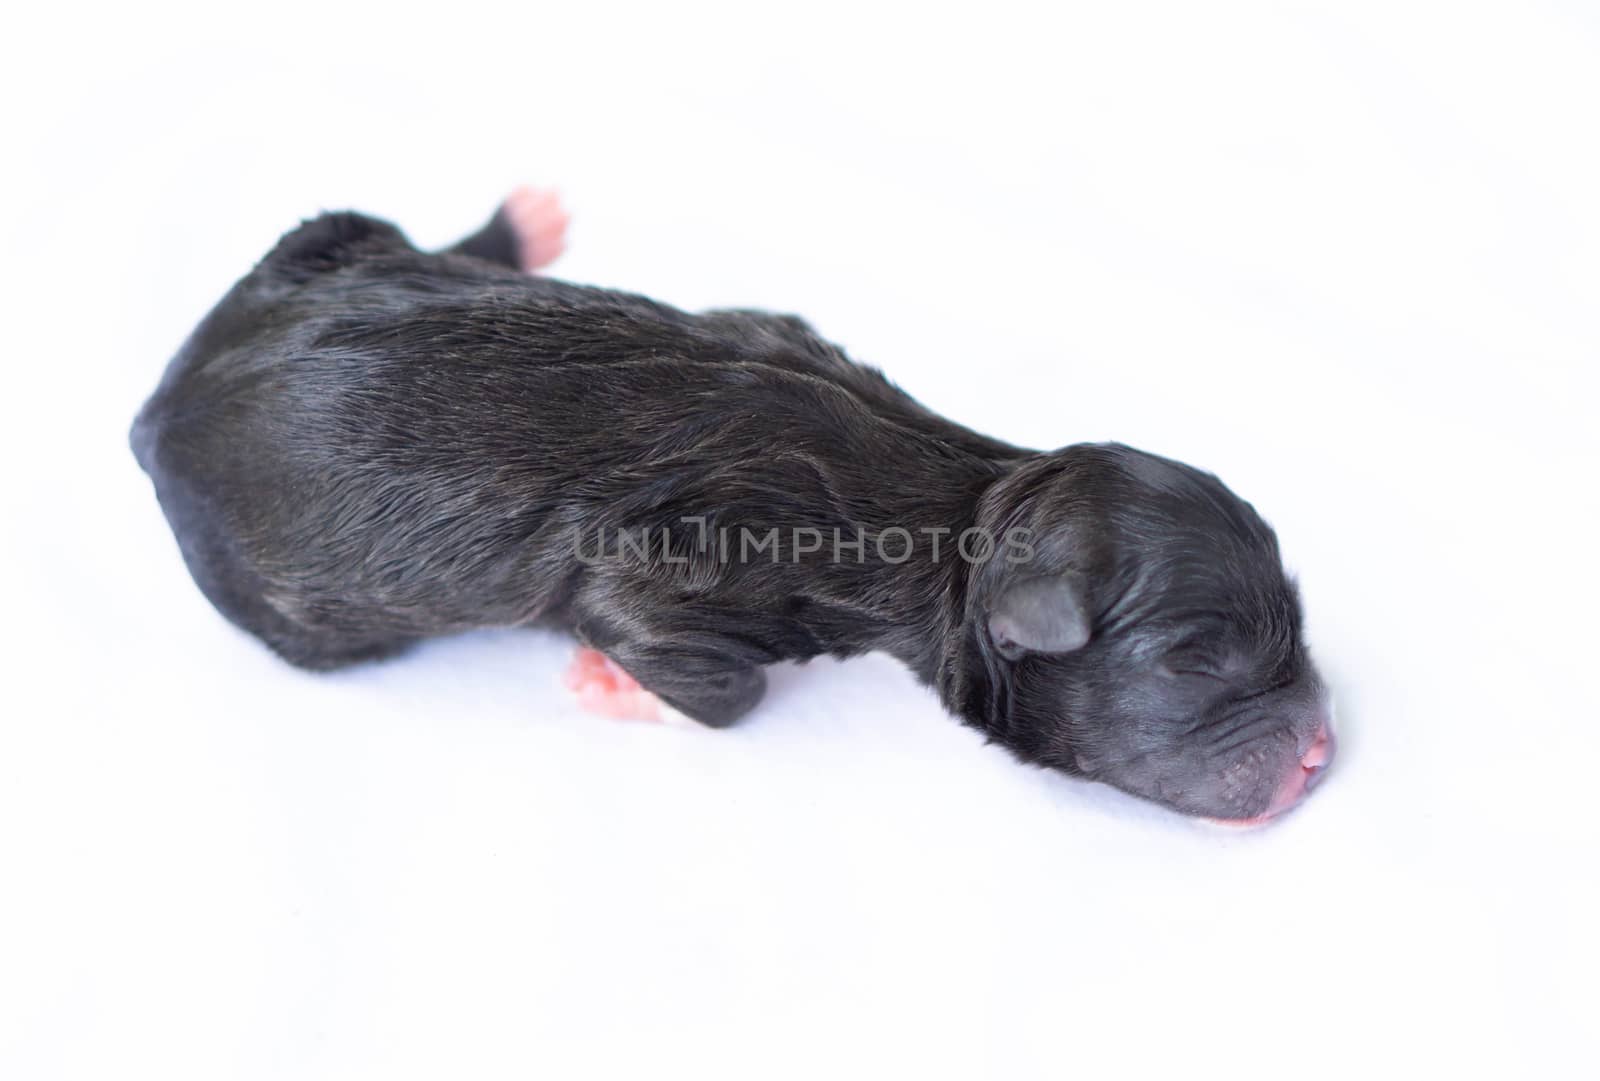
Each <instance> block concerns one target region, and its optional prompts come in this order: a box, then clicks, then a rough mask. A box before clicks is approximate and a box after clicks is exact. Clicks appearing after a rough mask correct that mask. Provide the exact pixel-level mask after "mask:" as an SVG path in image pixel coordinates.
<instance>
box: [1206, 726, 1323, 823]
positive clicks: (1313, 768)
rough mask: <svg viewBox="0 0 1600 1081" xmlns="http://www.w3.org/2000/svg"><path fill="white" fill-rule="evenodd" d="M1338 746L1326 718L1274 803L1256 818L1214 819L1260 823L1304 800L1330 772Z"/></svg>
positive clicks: (1274, 798) (1274, 794)
mask: <svg viewBox="0 0 1600 1081" xmlns="http://www.w3.org/2000/svg"><path fill="white" fill-rule="evenodd" d="M1335 747H1336V744H1335V742H1334V738H1333V729H1332V728H1331V727H1330V726H1329V724H1328V722H1327V721H1323V722H1322V725H1321V726H1320V727H1319V728H1318V729H1317V734H1316V736H1315V737H1313V738H1312V740H1311V745H1310V746H1308V747H1307V748H1306V749H1305V752H1304V753H1303V754H1301V755H1300V759H1299V761H1297V762H1295V764H1294V765H1293V766H1291V767H1290V768H1289V774H1288V776H1286V777H1284V778H1283V780H1282V781H1280V782H1279V784H1278V789H1277V791H1276V792H1275V793H1273V796H1272V802H1271V803H1269V804H1268V805H1267V809H1266V810H1265V811H1263V812H1262V813H1261V814H1259V815H1257V816H1256V817H1254V818H1231V819H1229V818H1214V819H1212V821H1213V822H1220V823H1221V824H1223V825H1225V826H1259V825H1260V824H1261V823H1263V822H1268V821H1271V820H1272V819H1273V818H1276V817H1277V816H1278V815H1280V814H1282V813H1283V812H1284V811H1287V810H1288V809H1289V808H1291V807H1293V806H1295V805H1296V804H1298V803H1299V802H1300V801H1301V800H1303V799H1305V798H1306V794H1307V793H1309V792H1310V791H1311V790H1312V789H1313V788H1315V787H1316V786H1317V785H1318V784H1319V783H1321V781H1322V778H1323V777H1324V776H1326V775H1327V772H1328V764H1329V763H1330V762H1332V761H1333V752H1334V750H1335Z"/></svg>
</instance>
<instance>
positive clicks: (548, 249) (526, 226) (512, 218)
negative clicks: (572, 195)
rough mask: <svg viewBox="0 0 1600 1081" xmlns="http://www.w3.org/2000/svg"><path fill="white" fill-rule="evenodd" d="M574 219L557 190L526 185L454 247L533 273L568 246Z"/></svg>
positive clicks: (461, 251)
mask: <svg viewBox="0 0 1600 1081" xmlns="http://www.w3.org/2000/svg"><path fill="white" fill-rule="evenodd" d="M570 221H571V218H570V217H569V216H568V214H567V212H566V210H564V209H563V208H562V206H561V199H560V197H559V196H557V195H556V193H555V192H553V191H550V190H548V189H544V188H533V187H528V186H526V185H524V186H523V187H520V188H518V189H517V190H516V191H513V192H512V193H511V194H510V195H508V196H506V200H505V202H503V203H501V204H500V209H499V210H496V211H495V212H494V217H492V218H490V219H489V223H488V224H487V225H485V226H484V227H483V228H482V229H479V230H478V231H477V232H476V233H473V234H472V235H471V236H469V237H467V238H466V239H465V240H463V241H461V243H459V244H457V245H456V246H455V247H453V248H451V249H450V251H451V252H454V253H456V254H458V255H471V256H474V257H476V258H479V259H487V260H488V261H489V262H491V263H497V264H499V265H500V266H504V267H510V268H511V269H512V270H522V271H526V272H527V273H530V274H531V273H533V272H534V271H535V270H538V269H539V268H541V267H545V266H549V265H550V264H551V263H553V262H555V260H556V257H557V256H559V255H560V254H561V252H562V251H563V250H564V249H565V247H566V235H567V224H568V222H570Z"/></svg>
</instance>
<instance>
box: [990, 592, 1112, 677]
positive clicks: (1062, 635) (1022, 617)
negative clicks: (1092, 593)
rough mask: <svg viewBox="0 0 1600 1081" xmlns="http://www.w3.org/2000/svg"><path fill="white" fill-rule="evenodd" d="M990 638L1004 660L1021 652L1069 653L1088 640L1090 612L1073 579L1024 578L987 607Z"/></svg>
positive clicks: (1010, 658) (1011, 658)
mask: <svg viewBox="0 0 1600 1081" xmlns="http://www.w3.org/2000/svg"><path fill="white" fill-rule="evenodd" d="M989 638H990V639H991V640H992V641H993V642H994V645H995V649H997V650H998V651H999V652H1000V655H1001V656H1002V657H1005V658H1006V659H1007V660H1016V659H1017V658H1018V657H1020V656H1022V654H1024V653H1030V652H1031V653H1071V652H1072V651H1073V650H1075V649H1082V648H1083V647H1084V646H1085V645H1087V644H1088V641H1089V613H1088V611H1087V608H1086V606H1085V604H1084V599H1083V596H1082V593H1081V592H1080V591H1079V589H1078V587H1077V585H1076V583H1075V582H1074V581H1073V576H1072V575H1069V574H1061V575H1048V576H1041V577H1036V578H1024V579H1022V580H1021V581H1019V582H1013V583H1012V584H1010V585H1008V586H1006V587H1005V588H1004V589H1002V590H1001V591H1000V594H999V596H998V597H996V598H995V600H994V602H993V603H992V604H990V606H989Z"/></svg>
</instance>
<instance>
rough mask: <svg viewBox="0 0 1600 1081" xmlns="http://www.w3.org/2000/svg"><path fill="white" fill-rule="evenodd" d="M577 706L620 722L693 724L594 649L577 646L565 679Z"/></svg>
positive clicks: (614, 662) (619, 666)
mask: <svg viewBox="0 0 1600 1081" xmlns="http://www.w3.org/2000/svg"><path fill="white" fill-rule="evenodd" d="M564 682H565V683H566V685H567V689H568V690H570V691H572V692H573V694H575V695H576V696H577V699H578V705H579V706H581V707H583V708H584V709H586V710H588V711H589V712H590V713H598V714H599V715H600V716H602V717H611V718H614V719H616V720H622V721H652V722H659V723H666V724H689V725H692V724H694V723H695V722H694V721H693V720H692V719H690V718H689V717H687V716H685V715H684V714H682V713H680V712H678V711H677V710H675V709H673V708H672V707H671V706H669V705H667V704H666V703H665V702H663V701H661V699H659V698H657V697H656V696H655V695H653V694H651V693H650V692H649V691H647V690H645V689H644V688H643V687H641V686H639V683H638V681H637V680H635V679H634V678H633V677H632V676H630V675H628V673H627V672H625V671H623V670H622V666H621V665H620V664H618V663H617V662H616V661H614V660H612V659H611V658H610V657H607V656H606V655H605V654H604V653H601V652H600V651H599V650H597V649H590V648H588V647H587V646H582V647H579V649H578V652H577V653H575V654H573V656H572V664H571V665H570V666H568V668H567V674H566V676H565V678H564Z"/></svg>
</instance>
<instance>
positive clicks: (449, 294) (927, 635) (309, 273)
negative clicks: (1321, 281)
mask: <svg viewBox="0 0 1600 1081" xmlns="http://www.w3.org/2000/svg"><path fill="white" fill-rule="evenodd" d="M516 248H517V246H516V238H515V236H514V235H513V234H512V233H511V230H510V226H509V224H508V223H507V221H506V219H505V217H504V215H503V213H502V214H497V215H496V217H495V219H494V220H493V221H491V222H490V223H489V225H487V226H485V228H484V229H483V230H481V231H480V232H479V233H477V234H475V235H474V236H473V237H471V238H468V239H467V240H465V241H463V242H462V243H461V244H460V245H458V246H457V247H456V248H455V249H452V251H450V252H447V253H443V254H428V253H424V252H421V251H418V250H417V249H415V248H414V247H412V245H411V244H410V243H409V242H408V241H407V240H406V238H405V237H404V236H403V235H402V234H401V233H400V231H399V230H397V229H396V228H395V227H394V226H392V225H389V224H387V223H385V222H381V221H377V220H374V219H372V218H368V217H365V216H362V215H359V214H353V213H337V214H326V215H324V216H322V217H319V218H317V219H315V220H313V221H310V222H307V223H306V224H304V225H302V226H300V227H299V228H298V229H296V230H294V231H293V232H291V233H289V234H288V235H287V236H285V237H284V238H283V240H281V241H280V242H279V244H278V245H277V247H276V248H275V249H274V250H273V251H272V252H271V253H270V254H268V255H267V257H266V258H265V259H263V260H262V261H261V263H260V264H258V265H257V266H256V267H255V269H254V270H252V271H251V272H250V273H249V274H248V275H246V276H245V278H244V279H242V280H241V281H240V282H239V283H238V284H236V285H235V286H234V287H233V289H232V291H230V292H229V293H228V294H227V296H226V297H224V298H223V300H222V301H221V302H220V303H219V304H218V305H217V307H216V308H215V309H214V310H213V311H212V312H211V313H210V314H209V315H208V316H207V317H206V318H205V320H204V321H203V322H202V323H201V324H200V326H199V327H198V328H197V329H196V330H195V331H194V333H193V335H192V336H191V337H190V339H189V341H188V342H187V343H185V345H184V346H183V348H182V349H181V350H180V351H179V353H178V355H177V356H176V358H175V359H174V360H173V361H172V363H171V365H170V366H169V367H168V369H167V372H166V375H165V377H164V378H163V380H162V382H161V385H160V386H159V387H158V389H157V390H156V392H155V394H154V395H153V396H152V397H151V399H150V400H149V402H148V403H147V404H146V405H145V407H144V409H143V410H142V411H141V412H140V414H139V416H138V418H137V420H136V421H135V423H134V426H133V431H132V437H131V438H132V444H133V449H134V453H135V455H136V456H137V457H138V460H139V462H140V464H141V465H142V466H143V467H144V469H145V471H146V472H147V473H148V474H149V475H150V477H151V479H152V481H153V482H154V485H155V489H156V494H157V497H158V498H159V500H160V502H161V506H162V508H163V509H164V510H165V512H166V515H167V518H168V520H169V522H170V523H171V526H172V529H173V532H174V534H175V535H176V537H177V540H178V544H179V546H180V548H181V550H182V552H183V556H184V559H185V561H186V562H187V564H188V567H189V569H190V572H191V573H192V574H193V576H194V579H195V581H196V583H197V584H198V585H199V587H200V589H201V590H202V591H203V592H204V593H205V595H206V596H207V597H208V598H209V599H210V600H211V602H212V603H213V604H214V605H215V606H216V607H217V608H218V609H219V610H220V611H221V612H222V613H223V614H224V615H226V616H227V617H228V618H229V619H231V620H232V621H233V622H235V623H236V624H238V625H239V626H241V627H243V628H244V629H246V630H248V631H250V632H251V633H253V634H255V635H257V636H258V637H260V638H261V639H262V640H263V641H265V642H266V643H267V644H268V645H269V646H271V647H272V648H273V649H274V650H276V651H277V652H278V653H279V654H281V655H282V656H283V657H284V658H285V659H287V660H288V661H290V662H292V663H294V664H297V665H301V666H304V667H307V668H315V669H328V668H336V667H339V666H341V665H347V664H352V663H355V662H359V661H364V660H370V659H374V658H379V657H384V656H388V655H391V654H393V653H396V652H398V651H400V650H402V649H404V648H405V647H407V646H408V645H410V644H412V643H414V642H416V641H418V640H419V639H422V638H426V637H430V636H434V635H440V634H448V633H452V632H455V631H461V630H466V629H469V628H476V627H489V626H515V625H525V624H529V623H532V622H534V621H546V622H553V623H556V624H558V625H561V626H564V627H567V628H570V629H571V630H572V631H573V632H574V633H575V634H576V636H577V637H578V638H579V639H581V640H582V641H584V642H586V643H588V644H590V645H592V646H594V647H595V648H597V649H600V650H602V651H604V652H605V653H607V654H608V655H609V656H611V657H612V658H613V659H614V660H616V661H617V662H619V663H620V664H621V665H622V666H623V668H625V669H626V670H627V671H628V672H629V673H630V674H632V675H633V676H634V678H636V679H637V680H638V681H639V682H640V683H641V684H642V685H643V686H644V687H645V688H647V689H649V690H651V691H653V692H655V693H656V694H658V695H659V696H660V697H661V698H662V699H663V700H664V701H665V702H667V703H668V704H670V705H672V706H674V707H676V708H677V709H679V710H681V711H683V712H685V713H687V714H689V715H690V716H693V717H695V718H697V719H699V720H701V721H704V722H706V723H709V724H713V725H724V724H728V723H731V722H733V721H734V720H737V719H738V718H739V717H740V716H741V715H743V714H744V713H746V712H747V711H748V710H749V709H750V708H751V707H753V706H754V705H755V704H756V703H757V702H758V701H759V700H760V698H761V696H762V693H763V690H764V687H765V680H764V677H763V674H762V668H763V666H765V665H768V664H772V663H774V662H778V661H783V660H793V659H800V660H803V659H805V658H809V657H813V656H816V655H818V654H823V653H827V654H832V655H835V656H841V657H844V656H851V655H854V654H859V653H864V652H867V651H870V650H884V651H886V652H888V653H891V654H893V655H894V656H896V657H898V658H899V659H900V660H902V661H903V662H905V664H907V665H908V666H909V667H910V668H911V670H912V671H913V672H915V673H916V675H917V676H918V677H919V678H920V679H922V680H923V681H925V682H927V683H929V684H931V685H932V686H933V687H935V688H936V689H937V691H938V693H939V695H940V698H941V699H942V701H943V702H944V704H945V706H946V707H947V708H948V709H949V710H950V711H951V712H953V713H954V714H956V715H957V716H958V717H960V718H961V719H962V720H963V721H965V722H967V723H968V724H971V725H973V726H975V727H977V728H978V729H980V730H981V731H982V732H984V733H985V734H986V735H987V736H988V737H989V738H990V739H992V740H994V741H996V742H998V743H1000V744H1003V745H1004V746H1006V747H1008V748H1009V749H1011V750H1012V751H1013V752H1015V753H1016V754H1017V755H1018V756H1019V757H1021V758H1023V759H1025V760H1027V761H1030V762H1035V763H1039V764H1042V765H1047V766H1051V767H1055V768H1058V769H1061V770H1064V771H1066V772H1068V773H1073V774H1079V775H1086V776H1089V777H1092V778H1095V779H1098V780H1103V781H1106V782H1108V783H1111V784H1114V785H1117V786H1119V787H1121V788H1124V789H1126V790H1128V791H1131V792H1134V793H1135V794H1138V795H1141V796H1145V797H1147V798H1150V799H1154V800H1157V801H1159V802H1162V803H1165V804H1167V805H1169V806H1172V807H1174V808H1176V809H1178V810H1182V811H1186V812H1190V813H1196V814H1206V815H1212V816H1217V817H1228V818H1242V817H1248V816H1250V815H1253V814H1256V813H1259V812H1260V811H1261V810H1262V809H1263V808H1264V807H1265V806H1266V804H1267V802H1268V801H1269V800H1270V799H1271V797H1272V792H1273V790H1274V788H1275V786H1276V783H1277V779H1278V778H1279V777H1281V776H1282V775H1283V773H1284V771H1285V770H1286V769H1288V768H1290V767H1291V766H1292V764H1293V763H1294V761H1295V759H1296V756H1297V755H1298V754H1299V753H1300V751H1302V750H1304V748H1305V746H1306V745H1307V743H1308V742H1309V741H1310V739H1311V738H1312V735H1313V734H1314V733H1315V731H1316V729H1317V727H1318V724H1319V723H1320V717H1321V713H1322V705H1321V699H1322V692H1321V688H1320V684H1319V682H1318V679H1317V676H1316V673H1315V671H1314V670H1313V668H1312V666H1311V663H1310V661H1309V659H1308V657H1307V654H1306V650H1305V647H1304V644H1303V642H1302V640H1301V630H1300V624H1301V619H1300V611H1299V602H1298V600H1297V597H1296V594H1295V590H1294V588H1293V586H1292V585H1291V583H1290V582H1289V581H1288V580H1287V579H1286V577H1285V575H1284V573H1283V570H1282V566H1281V561H1280V558H1279V554H1278V548H1277V541H1276V539H1275V537H1274V536H1273V534H1272V531H1271V530H1270V529H1269V528H1268V527H1267V525H1266V524H1265V523H1264V522H1263V521H1262V520H1261V519H1260V517H1258V516H1257V514H1256V513H1255V511H1254V510H1253V509H1252V508H1251V507H1250V506H1249V505H1248V504H1247V503H1245V502H1243V501H1242V500H1240V499H1239V498H1238V497H1236V496H1234V495H1233V494H1232V493H1231V492H1230V491H1229V490H1228V489H1227V488H1225V487H1224V486H1223V485H1222V484H1221V482H1219V481H1218V480H1217V479H1216V478H1215V477H1213V476H1212V475H1210V474H1208V473H1204V472H1201V471H1199V470H1196V469H1193V468H1191V467H1189V466H1186V465H1182V464H1180V463H1177V462H1173V461H1169V460H1166V459H1163V458H1158V457H1155V456H1153V455H1149V454H1145V453H1142V452H1140V451H1136V450H1133V449H1131V448H1128V447H1125V446H1121V445H1117V444H1101V445H1077V446H1069V447H1066V448H1064V449H1061V450H1057V451H1051V452H1047V453H1040V452H1036V451H1031V450H1027V449H1023V448H1019V447H1015V446H1012V445H1010V444H1008V443H1004V442H1001V441H999V440H995V439H991V438H988V437H986V436H983V435H979V434H977V433H975V432H972V431H970V430H968V429H966V428H963V427H961V426H959V425H957V424H954V423H952V422H951V421H948V420H946V419H944V418H942V417H939V416H937V415H935V414H933V413H931V412H930V411H928V410H927V409H924V408H923V407H922V406H920V405H919V404H917V402H916V401H914V400H913V399H912V398H910V397H909V396H908V395H906V394H905V393H904V392H902V391H900V390H899V389H898V388H896V387H895V386H894V385H893V384H891V383H889V382H888V381H887V380H886V379H885V378H884V377H883V376H882V375H881V374H879V373H878V372H877V371H875V370H873V369H871V368H867V367H864V366H861V365H859V364H856V363H854V362H852V361H850V360H849V359H847V358H846V357H845V356H844V354H843V353H842V352H841V351H840V350H839V349H838V348H837V347H835V346H833V345H831V344H830V343H828V342H826V341H824V340H823V339H822V338H820V337H818V336H817V335H816V334H815V332H813V331H812V330H811V328H810V327H809V326H808V325H807V324H806V323H804V322H803V321H801V320H800V319H798V318H795V317H793V316H784V315H773V314H768V313H763V312H753V311H716V312H708V313H704V314H689V313H685V312H682V311H679V310H677V309H674V308H671V307H668V306H666V305H663V304H658V303H656V302H654V301H651V300H647V299H645V298H644V297H640V296H633V295H629V294H626V293H619V292H614V291H611V290H606V289H596V288H588V287H583V286H577V285H571V284H567V283H564V282H560V281H555V280H552V279H549V278H545V277H533V276H529V275H525V274H521V273H518V272H517V271H516ZM772 529H777V530H778V531H779V549H778V553H777V554H778V559H777V561H776V562H774V561H772V558H771V554H770V550H758V551H757V554H756V555H755V556H754V557H753V558H750V557H749V551H748V547H746V549H745V550H744V551H743V552H741V551H740V548H739V546H740V540H741V537H742V536H743V535H744V533H743V532H742V531H747V532H748V534H749V535H752V536H754V537H755V538H756V539H757V540H762V539H768V538H769V531H770V530H772ZM836 529H837V530H838V531H839V537H840V538H841V539H842V540H843V542H844V545H845V546H844V547H843V548H842V549H841V548H838V547H836V546H835V543H834V532H833V531H834V530H836ZM972 529H977V530H982V531H983V532H984V534H986V535H987V536H989V537H990V538H994V539H998V538H1005V537H1007V536H1014V537H1025V538H1026V546H1027V549H1028V551H1027V552H1026V553H1025V554H1026V556H1027V558H1025V559H1015V558H1013V557H1016V556H1018V555H1020V554H1023V553H1022V552H1021V549H1020V547H1017V546H1006V545H1000V546H997V547H996V549H995V551H994V554H992V555H991V556H990V558H988V559H987V560H981V559H975V560H973V561H969V560H968V559H965V558H960V557H959V555H958V553H956V552H954V551H952V549H953V548H954V545H955V542H956V539H957V538H958V537H959V536H960V535H961V534H962V533H963V531H966V530H972ZM795 530H800V531H801V533H799V534H796V533H795V532H794V531H795ZM811 530H815V531H817V534H818V535H819V536H820V537H822V538H823V539H824V543H823V544H822V545H821V547H820V549H817V550H813V551H806V550H803V549H805V548H808V547H809V546H810V543H811V539H812V538H811V534H810V532H809V531H811ZM894 530H904V531H906V532H907V533H908V534H910V535H911V538H912V541H913V548H912V553H913V554H912V555H911V557H910V558H907V559H905V560H903V561H899V560H898V557H899V555H900V553H901V551H902V549H903V547H904V545H903V543H902V542H901V538H900V536H899V534H898V533H895V532H893V531H894ZM1019 530H1020V532H1018V531H1019ZM663 531H665V534H663ZM930 531H943V532H942V533H937V534H936V533H935V532H930ZM624 534H625V535H627V536H629V537H632V538H639V537H644V538H647V547H646V550H645V551H644V552H643V553H642V554H641V552H640V551H639V547H638V546H637V545H635V546H633V547H628V546H625V545H623V544H622V543H621V542H620V537H621V536H622V535H624ZM664 536H665V537H667V538H670V539H669V540H665V541H664V540H663V537H664ZM802 536H803V537H804V541H803V542H800V543H792V542H794V541H798V540H799V538H800V537H802ZM936 536H937V537H938V538H941V546H942V551H941V552H940V553H939V554H940V557H941V558H934V557H933V552H932V542H933V540H934V539H935V537H936ZM971 536H973V537H974V539H975V540H976V539H977V537H978V535H977V534H971ZM602 538H604V540H603V542H602ZM724 538H726V540H724ZM858 538H861V539H864V541H865V543H864V544H863V545H862V547H861V549H860V550H859V560H858V549H856V548H855V547H854V546H853V544H854V542H855V541H856V540H857V539H858ZM880 543H881V544H883V545H886V547H880ZM974 547H977V545H976V544H975V545H974ZM618 550H620V551H618ZM1085 639H1086V641H1085Z"/></svg>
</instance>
